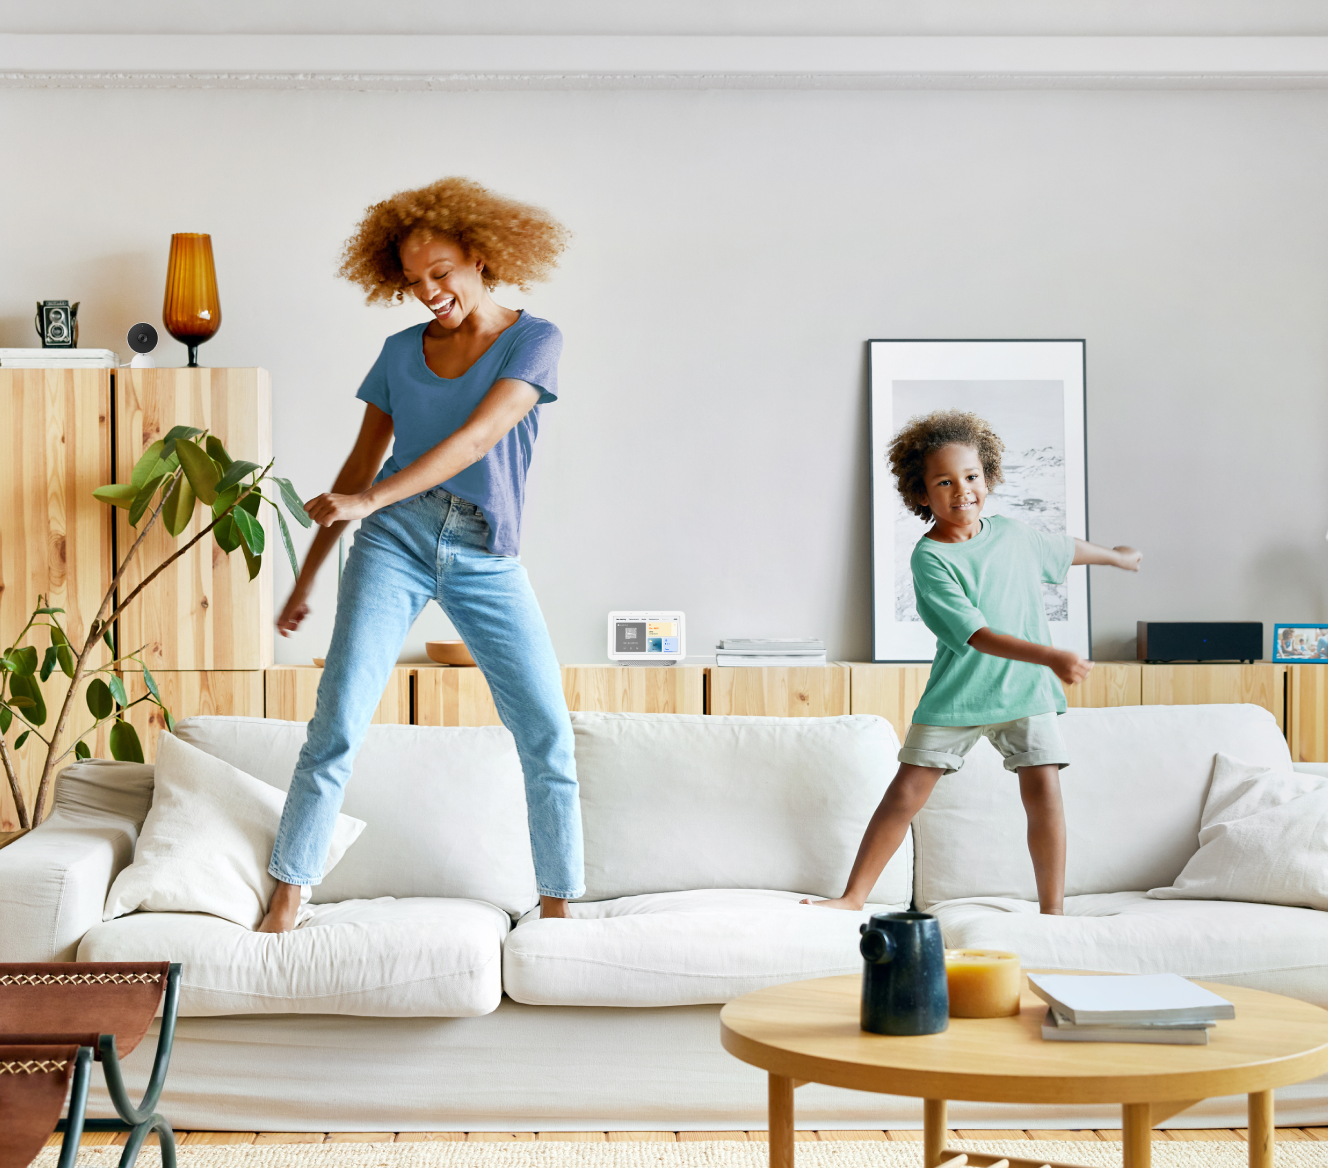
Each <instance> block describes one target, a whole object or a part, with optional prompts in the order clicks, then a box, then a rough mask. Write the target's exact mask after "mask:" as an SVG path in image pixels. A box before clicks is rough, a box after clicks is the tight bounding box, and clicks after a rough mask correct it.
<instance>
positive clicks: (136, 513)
mask: <svg viewBox="0 0 1328 1168" xmlns="http://www.w3.org/2000/svg"><path fill="white" fill-rule="evenodd" d="M168 478H170V475H164V474H163V475H157V476H156V478H151V479H148V481H147V482H146V483H144V484H143V485H142V486H141V487H140V488H139V490H138V494H137V495H135V496H134V505H133V506H132V507H130V508H129V522H130V523H131V524H133V525H134V526H137V525H138V521H139V520H140V519H142V518H143V515H144V512H146V511H147V509H148V508H149V507H151V506H152V500H153V499H154V498H155V497H156V495H157V491H158V490H159V489H160V488H161V484H162V483H164V482H165V481H166V480H167V479H168Z"/></svg>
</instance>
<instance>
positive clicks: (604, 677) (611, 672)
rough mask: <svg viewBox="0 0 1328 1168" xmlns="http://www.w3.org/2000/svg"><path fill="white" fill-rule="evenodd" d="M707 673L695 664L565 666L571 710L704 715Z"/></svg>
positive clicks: (568, 705) (565, 684)
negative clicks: (663, 665)
mask: <svg viewBox="0 0 1328 1168" xmlns="http://www.w3.org/2000/svg"><path fill="white" fill-rule="evenodd" d="M705 675H706V671H705V669H704V668H703V667H700V666H695V665H670V666H665V667H656V666H645V665H642V666H618V665H564V666H563V693H564V694H565V695H566V696H567V708H568V709H569V710H598V711H603V712H606V713H628V714H704V713H705V712H706V709H705V690H706V676H705Z"/></svg>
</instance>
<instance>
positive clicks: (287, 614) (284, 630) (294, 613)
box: [277, 583, 309, 637]
mask: <svg viewBox="0 0 1328 1168" xmlns="http://www.w3.org/2000/svg"><path fill="white" fill-rule="evenodd" d="M308 615H309V597H308V594H307V593H306V592H305V590H304V589H303V588H302V587H301V586H300V585H299V584H298V583H297V584H296V585H295V590H294V591H293V592H292V593H291V594H290V599H289V600H288V601H286V607H285V608H283V609H282V610H281V615H280V616H279V617H277V631H278V632H280V633H281V635H282V636H283V637H289V636H290V635H291V633H293V632H295V630H296V629H298V628H299V627H300V623H301V622H302V621H303V620H304V618H305V617H307V616H308Z"/></svg>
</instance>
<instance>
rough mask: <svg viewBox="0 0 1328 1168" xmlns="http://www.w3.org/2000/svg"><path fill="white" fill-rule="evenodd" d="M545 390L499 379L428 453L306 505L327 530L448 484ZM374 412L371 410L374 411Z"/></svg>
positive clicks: (481, 454)
mask: <svg viewBox="0 0 1328 1168" xmlns="http://www.w3.org/2000/svg"><path fill="white" fill-rule="evenodd" d="M539 397H540V391H539V390H538V389H536V388H535V387H534V386H533V385H530V384H528V383H527V382H524V381H517V380H516V379H515V378H511V377H504V378H503V379H502V380H500V381H495V382H494V383H493V386H492V388H491V389H490V390H489V392H488V393H486V394H485V395H484V397H483V398H482V399H481V400H480V404H479V405H477V406H476V407H475V410H474V412H473V413H472V414H471V415H470V417H469V418H467V419H466V420H465V422H464V423H463V424H462V425H461V426H460V427H459V428H458V429H457V430H455V431H453V432H452V433H451V434H449V435H448V436H447V437H446V438H444V439H443V440H442V441H441V442H440V443H438V445H437V446H435V447H434V448H433V449H432V450H430V451H429V452H428V453H427V454H423V455H421V456H420V457H419V458H417V459H416V460H415V461H414V462H412V463H411V464H410V465H409V466H408V467H406V468H405V469H403V470H399V471H397V473H396V474H394V475H390V476H389V477H388V478H385V479H383V481H382V482H380V483H375V484H374V485H373V486H369V484H368V483H367V482H366V483H365V485H364V486H363V487H360V488H359V489H358V490H355V489H353V488H350V487H349V486H348V488H347V489H346V490H345V491H342V490H341V489H340V487H339V486H335V487H333V489H332V490H331V491H330V492H329V493H328V494H326V495H319V496H318V498H316V499H314V500H312V501H311V502H309V503H308V504H306V506H305V510H306V511H308V512H309V515H310V517H311V518H312V519H313V520H314V522H315V523H318V524H321V525H322V526H323V527H324V528H328V527H330V526H332V525H335V524H344V523H346V522H348V521H349V520H351V519H363V518H364V517H365V516H366V515H372V514H373V513H374V512H375V511H377V510H379V509H380V508H382V507H386V506H387V505H388V504H389V503H395V502H396V501H397V500H398V499H408V498H410V496H411V495H418V494H419V493H420V492H421V491H427V490H430V489H432V488H433V487H436V486H437V485H438V484H439V483H445V482H447V480H448V479H450V478H454V477H455V476H457V475H459V474H460V473H461V472H462V471H463V470H465V469H466V467H468V466H474V465H475V463H477V462H479V461H480V459H482V458H483V457H484V456H485V455H486V454H488V453H489V451H490V450H492V449H493V447H494V445H495V444H496V443H497V442H498V440H499V439H500V438H501V437H502V436H503V435H504V434H506V433H507V432H508V431H509V430H511V429H512V427H513V426H515V425H516V424H517V423H518V422H519V421H521V419H522V418H524V417H525V416H526V415H527V414H528V413H530V411H531V410H532V409H533V408H534V407H535V405H536V404H537V403H538V402H539ZM370 408H372V407H370Z"/></svg>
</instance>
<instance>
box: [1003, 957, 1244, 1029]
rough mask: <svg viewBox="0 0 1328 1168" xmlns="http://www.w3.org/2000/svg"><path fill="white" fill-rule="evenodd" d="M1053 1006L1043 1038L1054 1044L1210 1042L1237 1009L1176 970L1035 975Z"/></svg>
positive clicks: (1034, 986) (1038, 989) (1033, 984)
mask: <svg viewBox="0 0 1328 1168" xmlns="http://www.w3.org/2000/svg"><path fill="white" fill-rule="evenodd" d="M1028 986H1029V988H1030V989H1031V990H1032V991H1033V992H1034V993H1035V994H1037V996H1038V997H1039V998H1041V999H1042V1000H1043V1001H1044V1002H1046V1003H1047V1005H1048V1006H1049V1007H1050V1008H1049V1009H1048V1010H1047V1017H1046V1020H1045V1021H1044V1022H1043V1023H1042V1037H1043V1038H1046V1039H1050V1040H1052V1041H1054V1042H1161V1043H1174V1044H1178V1045H1182V1046H1184V1045H1192V1046H1205V1045H1207V1043H1208V1031H1209V1030H1210V1029H1212V1027H1213V1026H1214V1025H1215V1024H1216V1023H1217V1022H1220V1021H1222V1020H1223V1019H1227V1018H1234V1017H1235V1016H1236V1007H1235V1006H1233V1005H1232V1004H1231V1003H1230V1002H1228V1001H1227V1000H1226V999H1225V998H1219V997H1218V996H1217V995H1216V994H1214V993H1210V992H1209V991H1208V990H1206V989H1203V988H1202V987H1201V986H1197V985H1195V984H1194V983H1193V982H1192V981H1186V980H1185V978H1183V977H1181V976H1180V975H1179V974H1175V973H1148V974H1140V975H1137V976H1118V977H1096V976H1088V977H1078V976H1075V975H1073V974H1053V973H1030V974H1029V975H1028Z"/></svg>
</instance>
